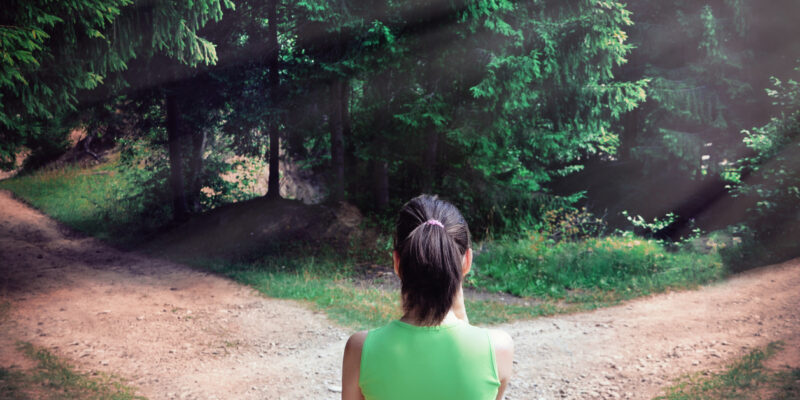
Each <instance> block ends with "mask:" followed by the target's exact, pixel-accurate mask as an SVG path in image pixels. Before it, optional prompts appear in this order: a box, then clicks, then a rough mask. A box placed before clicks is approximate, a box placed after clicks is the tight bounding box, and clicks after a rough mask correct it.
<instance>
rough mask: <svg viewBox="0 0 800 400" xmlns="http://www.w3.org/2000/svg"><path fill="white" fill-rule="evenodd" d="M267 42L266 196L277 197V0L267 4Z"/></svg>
mask: <svg viewBox="0 0 800 400" xmlns="http://www.w3.org/2000/svg"><path fill="white" fill-rule="evenodd" d="M267 19H268V20H269V21H268V23H269V26H268V28H267V43H268V45H269V53H268V54H267V68H268V69H269V71H268V75H267V81H268V83H269V97H270V102H269V103H270V104H271V105H272V109H273V115H272V119H271V121H270V123H269V180H268V181H267V198H269V199H279V198H280V197H281V187H280V172H279V164H278V162H279V161H278V157H279V150H280V138H279V137H278V126H279V121H278V112H277V111H278V105H279V103H280V102H279V99H278V95H279V85H280V80H279V79H280V78H279V76H278V68H279V65H278V55H279V49H280V44H279V43H278V0H270V1H269V3H268V4H267Z"/></svg>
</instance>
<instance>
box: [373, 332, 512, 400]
mask: <svg viewBox="0 0 800 400" xmlns="http://www.w3.org/2000/svg"><path fill="white" fill-rule="evenodd" d="M360 369H361V374H360V378H359V386H360V387H361V391H362V393H363V395H364V398H365V399H367V400H371V399H377V400H392V399H415V400H427V399H437V400H440V399H463V400H472V399H474V400H490V399H494V398H495V397H496V396H497V389H498V388H499V387H500V380H499V378H498V375H497V367H496V363H495V357H494V350H493V348H492V343H491V339H490V335H489V331H488V330H486V329H482V328H478V327H475V326H472V325H469V324H467V323H466V322H461V321H458V322H453V323H448V324H443V325H437V326H415V325H410V324H407V323H404V322H401V321H393V322H391V323H389V324H388V325H386V326H384V327H382V328H378V329H375V330H372V331H370V332H369V333H368V335H367V337H366V340H365V341H364V345H363V348H362V351H361V368H360Z"/></svg>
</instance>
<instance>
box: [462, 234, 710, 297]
mask: <svg viewBox="0 0 800 400" xmlns="http://www.w3.org/2000/svg"><path fill="white" fill-rule="evenodd" d="M474 271H475V273H474V274H472V275H471V276H470V277H469V279H468V280H467V283H468V284H469V285H471V286H473V287H476V288H482V289H486V290H490V291H498V292H507V293H511V294H514V295H517V296H523V297H539V298H556V299H565V300H567V301H568V302H572V303H588V304H587V306H588V307H591V303H596V304H598V305H605V304H609V303H614V302H615V301H619V300H622V299H629V298H632V297H637V296H642V295H648V294H651V293H655V292H661V291H664V290H668V289H683V288H693V287H696V286H698V285H700V284H704V283H708V282H711V281H714V280H717V279H720V278H722V277H723V276H724V275H725V269H724V268H723V266H722V262H721V261H720V258H719V255H718V254H716V253H709V254H701V253H698V252H693V251H685V250H681V251H668V250H667V249H665V248H664V247H663V246H662V245H661V244H660V243H658V242H656V241H653V240H644V239H639V238H635V237H628V236H608V237H602V238H590V239H585V240H580V241H569V242H566V241H565V242H558V243H548V241H547V240H546V239H545V238H544V237H543V236H540V235H538V234H534V235H531V236H530V237H529V238H525V239H517V240H499V241H494V242H489V243H487V244H486V245H485V246H484V249H483V250H482V251H481V252H480V254H478V255H477V256H476V257H475V268H474Z"/></svg>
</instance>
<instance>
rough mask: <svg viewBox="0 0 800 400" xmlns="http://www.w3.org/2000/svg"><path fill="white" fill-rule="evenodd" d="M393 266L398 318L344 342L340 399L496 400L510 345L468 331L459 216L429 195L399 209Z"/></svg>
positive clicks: (488, 333)
mask: <svg viewBox="0 0 800 400" xmlns="http://www.w3.org/2000/svg"><path fill="white" fill-rule="evenodd" d="M393 258H394V271H395V273H397V275H398V276H399V277H400V281H401V284H402V286H401V294H402V300H403V311H404V315H403V317H402V318H400V319H399V320H396V321H392V322H390V323H389V324H388V325H386V326H384V327H381V328H378V329H374V330H371V331H362V332H358V333H355V334H353V336H351V337H350V339H349V340H348V341H347V345H346V346H345V349H344V360H343V364H342V399H343V400H358V399H366V400H392V399H404V400H427V399H436V400H447V399H454V400H455V399H458V400H472V399H475V400H492V399H502V398H503V392H504V391H505V388H506V385H507V384H508V380H509V378H510V377H511V365H512V359H513V354H514V344H513V342H512V340H511V337H510V336H508V334H506V333H505V332H502V331H499V330H488V329H483V328H478V327H475V326H472V325H469V321H468V319H467V313H466V310H465V309H464V296H463V291H462V287H461V282H462V280H463V278H464V276H465V275H466V274H467V273H468V272H469V270H470V267H471V266H472V249H471V248H470V235H469V229H468V228H467V223H466V222H465V221H464V218H463V217H462V216H461V214H460V213H459V212H458V210H457V209H456V208H455V207H454V206H453V205H452V204H450V203H447V202H445V201H442V200H439V199H438V198H436V197H434V196H428V195H422V196H419V197H416V198H414V199H412V200H411V201H409V202H408V203H406V204H405V205H404V206H403V208H402V209H401V210H400V215H399V216H398V219H397V230H396V232H395V241H394V253H393Z"/></svg>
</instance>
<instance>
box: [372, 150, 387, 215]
mask: <svg viewBox="0 0 800 400" xmlns="http://www.w3.org/2000/svg"><path fill="white" fill-rule="evenodd" d="M373 179H374V181H375V182H374V184H373V187H374V188H375V193H374V194H375V208H376V209H377V210H383V209H385V208H386V207H387V206H388V205H389V164H388V163H387V162H386V161H383V160H375V162H374V169H373Z"/></svg>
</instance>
